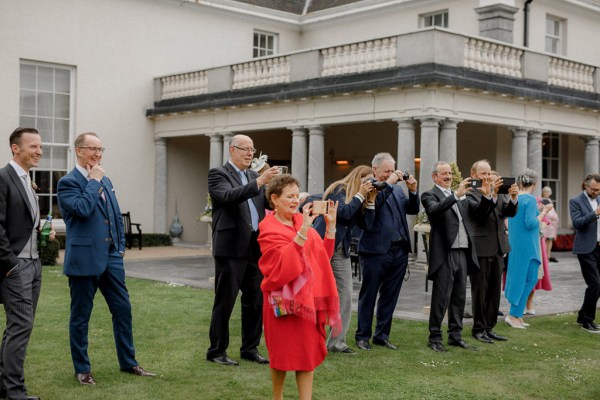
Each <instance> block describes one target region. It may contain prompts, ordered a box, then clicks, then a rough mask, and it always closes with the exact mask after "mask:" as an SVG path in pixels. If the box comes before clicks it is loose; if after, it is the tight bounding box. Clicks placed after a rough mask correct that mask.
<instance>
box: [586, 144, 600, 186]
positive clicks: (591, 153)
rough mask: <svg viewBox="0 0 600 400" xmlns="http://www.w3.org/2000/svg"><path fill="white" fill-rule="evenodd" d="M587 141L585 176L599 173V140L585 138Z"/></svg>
mask: <svg viewBox="0 0 600 400" xmlns="http://www.w3.org/2000/svg"><path fill="white" fill-rule="evenodd" d="M584 140H585V158H584V160H585V164H584V165H585V169H584V174H585V176H587V175H589V174H597V173H598V160H599V158H598V157H599V152H598V143H599V142H598V138H597V137H595V136H588V137H586V138H584Z"/></svg>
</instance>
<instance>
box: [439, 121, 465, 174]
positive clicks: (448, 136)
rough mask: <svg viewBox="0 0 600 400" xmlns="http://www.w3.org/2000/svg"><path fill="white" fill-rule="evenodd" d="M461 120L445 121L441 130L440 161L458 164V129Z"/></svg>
mask: <svg viewBox="0 0 600 400" xmlns="http://www.w3.org/2000/svg"><path fill="white" fill-rule="evenodd" d="M460 122H462V120H460V119H445V120H443V121H442V128H441V130H440V160H444V161H448V162H454V163H455V162H456V159H457V158H456V127H457V125H458V124H459V123H460Z"/></svg>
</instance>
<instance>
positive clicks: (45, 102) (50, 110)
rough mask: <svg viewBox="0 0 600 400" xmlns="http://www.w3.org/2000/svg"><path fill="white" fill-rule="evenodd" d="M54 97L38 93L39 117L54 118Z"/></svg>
mask: <svg viewBox="0 0 600 400" xmlns="http://www.w3.org/2000/svg"><path fill="white" fill-rule="evenodd" d="M52 97H53V96H52V93H38V98H37V115H40V116H43V117H52V115H53V114H54V106H53V101H52V100H53V99H52Z"/></svg>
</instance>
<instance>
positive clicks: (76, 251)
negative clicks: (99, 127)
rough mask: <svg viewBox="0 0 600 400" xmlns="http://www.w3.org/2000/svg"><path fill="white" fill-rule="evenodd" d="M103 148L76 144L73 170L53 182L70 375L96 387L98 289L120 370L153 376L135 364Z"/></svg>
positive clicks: (80, 140)
mask: <svg viewBox="0 0 600 400" xmlns="http://www.w3.org/2000/svg"><path fill="white" fill-rule="evenodd" d="M103 153H104V147H102V142H101V141H100V138H99V137H98V135H97V134H95V133H93V132H89V133H82V134H81V135H79V136H77V138H76V139H75V154H76V155H77V165H76V166H75V168H74V169H73V170H72V171H71V172H70V173H68V174H67V175H65V176H64V177H62V178H61V179H60V181H59V182H58V188H57V195H58V202H59V206H60V210H61V212H62V215H63V218H64V221H65V225H66V227H67V242H66V247H65V261H64V274H65V275H66V276H68V277H69V288H70V290H71V316H70V320H69V339H70V344H71V358H72V359H73V366H74V368H75V376H76V377H77V380H78V381H79V383H81V384H82V385H95V382H94V378H93V377H92V370H91V364H90V359H89V357H88V351H87V347H88V325H89V321H90V315H91V313H92V307H93V305H94V295H95V294H96V291H97V290H98V289H100V292H102V295H103V296H104V299H105V300H106V303H107V304H108V308H109V310H110V312H111V314H112V321H113V333H114V337H115V344H116V347H117V357H118V360H119V367H120V368H121V371H123V372H128V373H131V374H134V375H139V376H155V375H156V374H153V373H151V372H147V371H145V370H144V369H143V368H142V367H140V366H139V364H138V363H137V361H136V359H135V349H134V346H133V330H132V322H131V303H130V302H129V294H128V293H127V287H126V286H125V268H124V266H123V256H124V255H125V233H124V231H123V220H122V217H121V210H120V208H119V203H118V202H117V198H116V196H115V190H114V189H113V186H112V183H111V181H110V180H109V179H108V178H107V177H106V176H104V174H105V171H104V168H103V167H102V165H101V164H100V162H101V161H102V154H103Z"/></svg>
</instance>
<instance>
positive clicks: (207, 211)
mask: <svg viewBox="0 0 600 400" xmlns="http://www.w3.org/2000/svg"><path fill="white" fill-rule="evenodd" d="M196 222H208V223H209V224H211V223H212V201H211V200H210V194H207V195H206V206H205V207H204V211H203V212H202V214H200V216H199V217H197V218H196Z"/></svg>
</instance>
